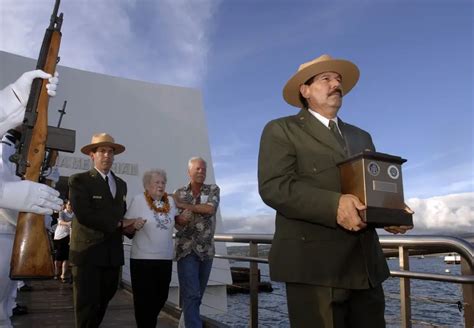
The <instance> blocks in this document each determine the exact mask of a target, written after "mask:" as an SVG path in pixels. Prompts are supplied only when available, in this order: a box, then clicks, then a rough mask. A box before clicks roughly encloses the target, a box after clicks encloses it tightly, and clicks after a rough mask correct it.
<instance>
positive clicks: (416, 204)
mask: <svg viewBox="0 0 474 328" xmlns="http://www.w3.org/2000/svg"><path fill="white" fill-rule="evenodd" d="M407 204H408V206H410V207H411V208H412V209H413V210H414V211H415V214H414V216H413V221H414V224H415V229H416V231H417V232H420V231H430V232H453V233H457V232H474V193H473V192H469V193H461V194H451V195H446V196H437V197H431V198H427V199H420V198H410V199H408V201H407Z"/></svg>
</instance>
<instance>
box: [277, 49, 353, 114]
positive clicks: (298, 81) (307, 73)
mask: <svg viewBox="0 0 474 328" xmlns="http://www.w3.org/2000/svg"><path fill="white" fill-rule="evenodd" d="M324 72H336V73H339V74H340V75H341V77H342V91H343V93H344V95H346V94H348V93H349V91H351V89H352V88H353V87H354V86H355V85H356V83H357V81H358V80H359V69H358V68H357V66H356V65H355V64H354V63H352V62H350V61H348V60H344V59H333V58H332V57H331V56H329V55H322V56H320V57H318V58H315V59H313V60H311V61H309V62H307V63H303V64H301V65H300V67H299V68H298V71H296V73H295V75H293V76H292V77H291V78H290V79H289V80H288V82H286V85H285V87H284V88H283V98H284V99H285V101H286V102H287V103H289V104H290V105H292V106H295V107H299V108H301V107H303V104H302V103H301V101H300V98H299V95H300V86H301V85H302V84H303V83H305V82H306V81H308V80H309V79H310V78H312V77H313V76H315V75H318V74H320V73H324Z"/></svg>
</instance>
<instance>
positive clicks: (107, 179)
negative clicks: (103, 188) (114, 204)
mask: <svg viewBox="0 0 474 328" xmlns="http://www.w3.org/2000/svg"><path fill="white" fill-rule="evenodd" d="M105 183H106V184H107V187H109V190H110V185H109V177H108V176H107V175H106V176H105ZM111 192H112V191H111Z"/></svg>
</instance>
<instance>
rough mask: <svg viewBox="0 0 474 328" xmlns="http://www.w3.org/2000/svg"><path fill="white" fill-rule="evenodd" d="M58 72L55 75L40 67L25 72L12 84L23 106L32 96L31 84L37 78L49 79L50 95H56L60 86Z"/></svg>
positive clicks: (47, 86) (47, 87)
mask: <svg viewBox="0 0 474 328" xmlns="http://www.w3.org/2000/svg"><path fill="white" fill-rule="evenodd" d="M58 76H59V74H58V72H56V73H54V77H53V76H51V74H48V73H46V72H44V71H42V70H40V69H37V70H35V71H29V72H25V73H23V74H22V75H21V76H20V78H19V79H18V80H16V82H15V83H13V84H12V89H13V92H15V94H16V96H17V97H18V99H19V100H20V103H21V104H22V105H23V107H26V104H27V102H28V97H29V96H30V90H31V84H32V83H33V80H34V79H35V78H42V79H48V80H49V83H48V84H47V85H46V89H48V95H50V96H51V97H54V96H55V95H56V88H57V86H58V82H59V79H58Z"/></svg>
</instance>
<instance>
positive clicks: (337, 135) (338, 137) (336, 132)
mask: <svg viewBox="0 0 474 328" xmlns="http://www.w3.org/2000/svg"><path fill="white" fill-rule="evenodd" d="M329 130H331V133H332V134H333V136H334V138H336V140H337V142H338V143H339V144H340V145H341V147H342V148H343V149H344V150H346V143H345V142H344V138H343V137H342V136H341V134H340V133H339V129H338V128H337V124H336V122H334V121H333V120H329Z"/></svg>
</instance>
